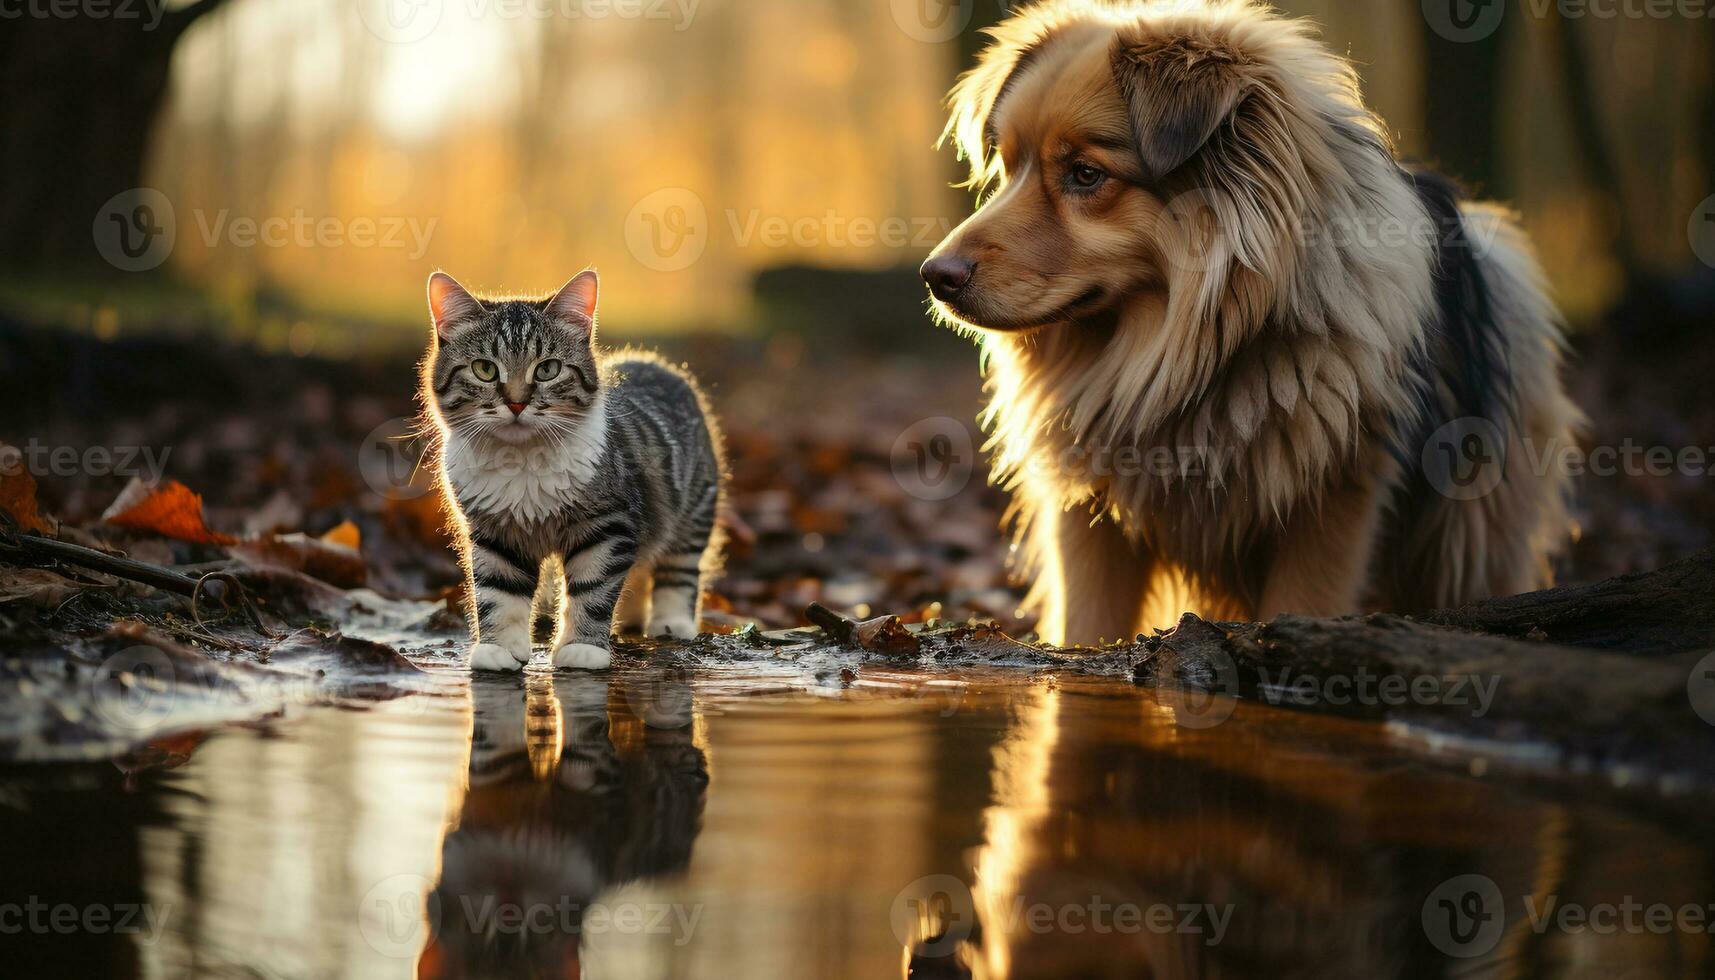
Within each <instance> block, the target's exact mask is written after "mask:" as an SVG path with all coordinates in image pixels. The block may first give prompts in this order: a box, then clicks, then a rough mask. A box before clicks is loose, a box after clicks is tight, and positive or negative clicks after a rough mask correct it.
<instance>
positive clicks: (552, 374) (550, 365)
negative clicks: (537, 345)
mask: <svg viewBox="0 0 1715 980" xmlns="http://www.w3.org/2000/svg"><path fill="white" fill-rule="evenodd" d="M559 376H560V362H559V361H543V362H542V363H540V364H538V365H536V380H537V381H552V380H554V379H555V378H557V377H559Z"/></svg>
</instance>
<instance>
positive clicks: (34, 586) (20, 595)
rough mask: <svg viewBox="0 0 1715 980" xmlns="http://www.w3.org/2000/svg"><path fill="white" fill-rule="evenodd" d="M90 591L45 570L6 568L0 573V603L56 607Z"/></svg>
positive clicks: (81, 585)
mask: <svg viewBox="0 0 1715 980" xmlns="http://www.w3.org/2000/svg"><path fill="white" fill-rule="evenodd" d="M89 588H91V587H90V586H88V585H83V584H81V583H78V582H74V581H72V580H71V579H68V578H66V577H65V576H63V575H59V574H57V573H55V572H51V571H48V570H47V569H45V568H9V569H6V570H4V571H3V572H0V603H8V602H23V603H25V604H27V605H34V606H57V605H59V604H60V603H62V602H64V601H65V600H66V599H67V598H69V597H71V596H73V595H76V594H77V593H79V592H82V591H84V590H86V589H89Z"/></svg>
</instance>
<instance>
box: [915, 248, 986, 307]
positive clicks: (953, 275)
mask: <svg viewBox="0 0 1715 980" xmlns="http://www.w3.org/2000/svg"><path fill="white" fill-rule="evenodd" d="M976 267H977V264H976V263H975V262H972V261H971V260H970V259H966V258H961V257H960V256H957V255H937V256H935V257H934V258H932V259H930V260H929V261H927V262H925V263H923V268H921V269H918V270H917V271H918V272H919V273H921V274H922V276H923V281H924V282H926V283H928V284H929V291H930V292H932V293H934V294H935V298H936V299H938V300H941V301H942V302H950V301H951V300H952V299H953V297H955V296H957V295H959V290H961V289H964V288H965V283H968V282H970V281H971V273H972V272H973V271H975V270H976Z"/></svg>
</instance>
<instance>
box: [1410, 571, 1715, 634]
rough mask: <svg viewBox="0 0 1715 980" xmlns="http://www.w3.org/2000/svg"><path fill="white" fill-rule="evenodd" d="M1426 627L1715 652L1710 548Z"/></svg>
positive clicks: (1474, 609)
mask: <svg viewBox="0 0 1715 980" xmlns="http://www.w3.org/2000/svg"><path fill="white" fill-rule="evenodd" d="M1424 619H1425V621H1426V622H1431V623H1437V624H1440V625H1442V626H1451V627H1454V628H1455V629H1462V630H1470V631H1472V632H1478V633H1492V634H1494V635H1496V636H1509V637H1514V638H1516V639H1524V638H1526V637H1531V636H1533V635H1534V636H1538V637H1540V638H1543V639H1547V640H1549V641H1550V642H1553V643H1562V644H1566V645H1568V646H1581V647H1595V648H1598V649H1603V650H1616V651H1623V652H1627V653H1640V654H1659V653H1674V652H1680V651H1687V650H1709V649H1715V551H1704V552H1701V553H1699V554H1696V555H1693V556H1692V557H1690V558H1687V559H1685V560H1683V561H1677V562H1674V563H1673V564H1671V565H1667V566H1665V567H1663V568H1660V569H1657V570H1656V571H1653V572H1640V573H1638V574H1635V575H1622V576H1620V577H1618V578H1611V579H1607V580H1606V581H1602V582H1597V583H1595V584H1593V585H1582V586H1575V587H1569V588H1560V589H1547V590H1545V591H1542V592H1527V593H1525V594H1524V595H1516V596H1508V597H1507V598H1504V599H1486V600H1483V601H1481V602H1474V603H1471V604H1470V605H1468V606H1462V607H1460V608H1458V609H1452V610H1446V611H1443V612H1437V613H1432V614H1430V615H1428V616H1426V617H1424Z"/></svg>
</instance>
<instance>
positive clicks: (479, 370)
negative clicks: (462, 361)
mask: <svg viewBox="0 0 1715 980" xmlns="http://www.w3.org/2000/svg"><path fill="white" fill-rule="evenodd" d="M470 373H471V374H474V375H476V380H478V381H493V380H494V379H495V378H496V377H497V376H499V374H500V369H499V368H497V367H495V366H494V362H493V361H485V360H483V359H482V358H480V357H479V358H477V359H476V360H474V361H471V362H470Z"/></svg>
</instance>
